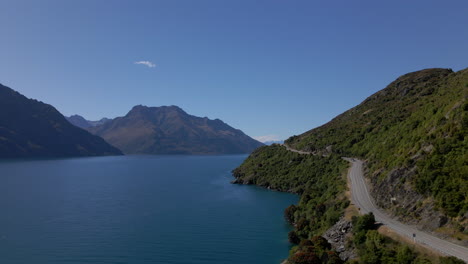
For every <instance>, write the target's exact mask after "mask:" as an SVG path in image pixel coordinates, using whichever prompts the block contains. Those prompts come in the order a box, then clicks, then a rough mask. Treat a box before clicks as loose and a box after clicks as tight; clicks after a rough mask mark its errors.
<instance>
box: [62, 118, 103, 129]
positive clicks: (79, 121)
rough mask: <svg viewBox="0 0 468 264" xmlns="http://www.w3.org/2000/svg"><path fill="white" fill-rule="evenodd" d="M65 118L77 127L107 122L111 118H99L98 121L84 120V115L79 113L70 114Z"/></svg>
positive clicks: (87, 126)
mask: <svg viewBox="0 0 468 264" xmlns="http://www.w3.org/2000/svg"><path fill="white" fill-rule="evenodd" d="M66 118H67V120H68V121H69V122H70V123H72V124H73V125H75V126H77V127H81V128H83V129H87V128H90V127H94V126H99V125H103V124H105V123H107V122H108V121H110V120H112V119H109V118H102V119H100V120H98V121H90V120H86V119H85V118H84V117H82V116H80V115H72V116H69V117H66Z"/></svg>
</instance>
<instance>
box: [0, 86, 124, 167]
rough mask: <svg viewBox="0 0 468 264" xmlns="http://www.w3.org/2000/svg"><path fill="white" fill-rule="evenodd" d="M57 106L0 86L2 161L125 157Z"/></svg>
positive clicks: (0, 155) (0, 151)
mask: <svg viewBox="0 0 468 264" xmlns="http://www.w3.org/2000/svg"><path fill="white" fill-rule="evenodd" d="M121 154H122V153H121V151H120V150H118V149H117V148H115V147H113V146H111V145H109V144H108V143H107V142H105V141H104V140H103V139H102V138H100V137H97V136H94V135H92V134H90V133H89V132H88V131H86V130H83V129H81V128H78V127H76V126H73V125H71V124H70V123H69V122H67V120H66V119H65V117H64V116H63V115H62V114H60V113H59V112H58V111H57V110H56V109H55V108H54V107H53V106H51V105H48V104H45V103H42V102H39V101H37V100H33V99H28V98H26V97H25V96H23V95H21V94H20V93H18V92H16V91H14V90H12V89H11V88H8V87H6V86H3V85H1V84H0V158H27V157H69V156H99V155H121Z"/></svg>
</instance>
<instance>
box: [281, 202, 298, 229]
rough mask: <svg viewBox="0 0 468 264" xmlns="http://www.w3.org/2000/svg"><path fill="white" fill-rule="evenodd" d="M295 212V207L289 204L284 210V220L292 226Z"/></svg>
mask: <svg viewBox="0 0 468 264" xmlns="http://www.w3.org/2000/svg"><path fill="white" fill-rule="evenodd" d="M296 211H297V207H296V206H295V205H294V204H291V205H290V206H288V207H287V208H286V209H285V210H284V219H286V221H287V222H288V223H289V224H291V225H293V224H294V213H295V212H296Z"/></svg>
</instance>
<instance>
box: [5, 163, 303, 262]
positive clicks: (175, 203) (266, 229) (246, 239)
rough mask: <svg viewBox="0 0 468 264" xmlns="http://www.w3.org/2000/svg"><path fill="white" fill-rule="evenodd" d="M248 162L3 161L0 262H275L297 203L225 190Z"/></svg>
mask: <svg viewBox="0 0 468 264" xmlns="http://www.w3.org/2000/svg"><path fill="white" fill-rule="evenodd" d="M245 158H246V156H245V155H241V156H125V157H100V158H77V159H60V160H33V161H0V263H6V264H8V263H12V264H13V263H180V264H186V263H200V264H201V263H203V264H205V263H217V264H220V263H235V264H242V263H247V264H248V263H255V264H258V263H279V262H280V261H281V260H282V259H284V258H286V256H287V254H288V250H289V244H288V241H287V232H288V231H289V227H288V225H287V224H286V223H285V221H284V220H283V210H284V208H286V207H287V206H288V205H290V204H292V203H296V201H297V196H295V195H292V194H286V193H279V192H274V191H268V190H264V189H261V188H258V187H254V186H240V185H233V184H230V183H229V182H230V181H231V180H232V179H233V178H232V176H231V173H230V171H231V170H232V169H233V168H235V167H236V166H238V165H239V164H240V163H242V161H243V160H244V159H245Z"/></svg>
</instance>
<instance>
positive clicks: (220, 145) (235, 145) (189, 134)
mask: <svg viewBox="0 0 468 264" xmlns="http://www.w3.org/2000/svg"><path fill="white" fill-rule="evenodd" d="M88 130H89V131H91V132H92V133H94V134H96V135H99V136H102V137H103V138H104V139H106V140H107V141H109V142H110V143H111V144H113V145H114V146H118V147H119V148H120V149H122V150H123V151H124V152H125V153H127V154H235V153H249V152H251V151H252V150H254V149H255V148H257V147H259V146H261V145H262V143H260V142H258V141H256V140H254V139H252V138H250V137H249V136H247V135H245V134H244V133H242V131H240V130H238V129H234V128H232V127H231V126H229V125H228V124H226V123H224V122H223V121H221V120H219V119H215V120H211V119H209V118H207V117H205V118H202V117H196V116H192V115H189V114H187V113H186V112H185V111H184V110H182V109H181V108H180V107H178V106H175V105H171V106H159V107H148V106H143V105H137V106H134V107H133V108H132V109H131V110H130V111H129V112H128V113H127V115H125V116H124V117H118V118H115V119H114V120H112V121H109V122H108V123H106V124H105V125H103V126H97V127H91V128H89V129H88Z"/></svg>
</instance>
